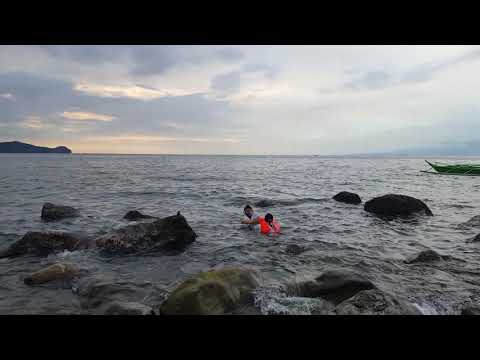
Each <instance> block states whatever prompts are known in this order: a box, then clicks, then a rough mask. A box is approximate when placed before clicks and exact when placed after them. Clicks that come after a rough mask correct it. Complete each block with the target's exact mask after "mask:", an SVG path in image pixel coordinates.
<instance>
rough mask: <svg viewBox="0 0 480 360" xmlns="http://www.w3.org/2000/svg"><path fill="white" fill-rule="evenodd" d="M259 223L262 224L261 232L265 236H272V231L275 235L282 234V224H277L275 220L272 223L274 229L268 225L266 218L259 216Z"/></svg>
mask: <svg viewBox="0 0 480 360" xmlns="http://www.w3.org/2000/svg"><path fill="white" fill-rule="evenodd" d="M258 221H259V224H260V232H261V233H262V234H264V235H268V234H270V233H271V232H272V231H273V232H274V233H275V234H278V233H280V224H279V223H277V222H276V221H275V220H273V221H272V226H273V228H272V227H271V226H270V225H269V224H268V222H266V221H265V218H263V217H261V216H259V217H258Z"/></svg>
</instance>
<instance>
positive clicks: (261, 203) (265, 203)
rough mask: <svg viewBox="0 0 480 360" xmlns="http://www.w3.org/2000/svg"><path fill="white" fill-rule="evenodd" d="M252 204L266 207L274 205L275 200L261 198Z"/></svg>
mask: <svg viewBox="0 0 480 360" xmlns="http://www.w3.org/2000/svg"><path fill="white" fill-rule="evenodd" d="M254 205H255V206H256V207H260V208H266V207H270V206H273V205H275V202H274V201H273V200H268V199H263V200H260V201H257V202H256V203H255V204H254Z"/></svg>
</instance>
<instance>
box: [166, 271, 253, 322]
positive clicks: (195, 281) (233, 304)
mask: <svg viewBox="0 0 480 360" xmlns="http://www.w3.org/2000/svg"><path fill="white" fill-rule="evenodd" d="M257 286H258V280H257V277H256V274H255V273H254V272H253V271H252V270H249V269H242V268H224V269H219V270H211V271H207V272H203V273H200V274H198V275H196V276H195V277H193V278H191V279H189V280H186V281H185V282H183V283H182V284H180V285H179V286H178V287H177V288H176V289H175V290H174V291H173V292H172V293H171V294H170V296H169V297H168V298H167V300H166V301H165V302H163V303H162V305H161V306H160V314H162V315H189V314H191V315H221V314H225V313H229V312H233V313H235V310H236V309H238V308H242V307H245V306H247V305H252V304H253V295H252V290H254V289H255V288H256V287H257Z"/></svg>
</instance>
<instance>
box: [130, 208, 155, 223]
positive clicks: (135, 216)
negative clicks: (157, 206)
mask: <svg viewBox="0 0 480 360" xmlns="http://www.w3.org/2000/svg"><path fill="white" fill-rule="evenodd" d="M123 218H124V219H126V220H130V221H137V220H141V219H156V218H155V217H154V216H150V215H144V214H142V213H141V212H140V211H137V210H131V211H129V212H127V213H126V214H125V216H124V217H123Z"/></svg>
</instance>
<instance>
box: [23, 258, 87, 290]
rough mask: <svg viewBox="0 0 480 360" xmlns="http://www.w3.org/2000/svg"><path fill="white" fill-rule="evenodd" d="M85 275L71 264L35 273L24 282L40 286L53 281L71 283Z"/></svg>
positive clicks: (59, 264) (51, 266)
mask: <svg viewBox="0 0 480 360" xmlns="http://www.w3.org/2000/svg"><path fill="white" fill-rule="evenodd" d="M82 274H83V272H82V271H80V269H78V268H77V267H75V266H73V265H69V264H61V263H57V264H53V265H50V266H47V267H46V268H43V269H41V270H38V271H36V272H34V273H33V274H31V275H29V276H27V277H25V279H24V280H23V281H24V283H25V284H27V285H40V284H45V283H48V282H52V281H70V280H73V279H74V278H75V277H78V276H81V275H82Z"/></svg>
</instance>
